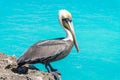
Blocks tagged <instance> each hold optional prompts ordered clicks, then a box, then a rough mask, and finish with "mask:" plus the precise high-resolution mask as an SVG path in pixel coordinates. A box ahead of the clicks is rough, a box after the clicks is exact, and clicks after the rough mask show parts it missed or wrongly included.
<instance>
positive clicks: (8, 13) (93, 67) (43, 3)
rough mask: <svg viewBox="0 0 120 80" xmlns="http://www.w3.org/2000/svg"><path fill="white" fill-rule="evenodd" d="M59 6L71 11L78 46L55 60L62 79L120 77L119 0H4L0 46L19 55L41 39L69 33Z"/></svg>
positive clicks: (0, 1) (107, 79) (117, 79)
mask: <svg viewBox="0 0 120 80" xmlns="http://www.w3.org/2000/svg"><path fill="white" fill-rule="evenodd" d="M60 9H66V10H68V11H70V12H71V14H72V17H73V23H74V29H75V33H76V38H77V42H78V44H79V48H80V53H77V51H76V49H75V47H74V48H73V49H72V51H71V53H70V54H69V56H67V57H66V58H64V59H63V60H60V61H57V62H54V63H52V65H53V67H54V68H56V69H58V70H59V71H60V72H61V74H62V76H61V77H62V80H120V0H71V1H70V0H0V52H4V53H6V54H8V55H15V56H16V57H17V58H19V57H20V56H21V55H22V54H23V53H24V52H25V51H26V50H27V49H28V48H29V47H30V46H31V45H32V44H34V43H36V42H38V41H40V40H46V39H53V38H59V37H65V36H66V34H65V32H64V30H63V29H62V27H61V25H60V24H59V21H58V11H59V10H60ZM35 66H37V67H38V68H39V69H40V70H44V71H46V69H45V68H44V65H42V64H36V65H35Z"/></svg>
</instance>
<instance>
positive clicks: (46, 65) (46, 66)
mask: <svg viewBox="0 0 120 80" xmlns="http://www.w3.org/2000/svg"><path fill="white" fill-rule="evenodd" d="M45 68H46V69H47V71H48V72H51V70H50V69H49V68H48V64H45Z"/></svg>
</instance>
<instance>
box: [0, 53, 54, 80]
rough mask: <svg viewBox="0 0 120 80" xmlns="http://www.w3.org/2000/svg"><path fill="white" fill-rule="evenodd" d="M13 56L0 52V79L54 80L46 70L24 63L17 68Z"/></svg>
mask: <svg viewBox="0 0 120 80" xmlns="http://www.w3.org/2000/svg"><path fill="white" fill-rule="evenodd" d="M16 60H17V59H16V57H15V56H7V55H5V54H4V53H0V80H55V79H54V76H53V75H52V74H50V73H48V72H43V71H40V70H38V69H36V68H35V67H29V66H28V65H25V66H23V67H20V68H19V69H17V64H16Z"/></svg>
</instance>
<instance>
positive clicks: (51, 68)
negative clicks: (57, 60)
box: [48, 63, 57, 71]
mask: <svg viewBox="0 0 120 80" xmlns="http://www.w3.org/2000/svg"><path fill="white" fill-rule="evenodd" d="M48 66H49V67H50V70H51V71H57V69H54V68H53V67H52V66H51V64H50V63H49V64H48Z"/></svg>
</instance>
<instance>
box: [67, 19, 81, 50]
mask: <svg viewBox="0 0 120 80" xmlns="http://www.w3.org/2000/svg"><path fill="white" fill-rule="evenodd" d="M67 23H68V25H69V26H70V27H69V30H70V32H71V34H72V36H73V42H74V45H75V48H76V50H77V52H80V50H79V47H78V44H77V41H76V37H75V33H74V29H73V27H74V26H73V23H72V22H70V21H67Z"/></svg>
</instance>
